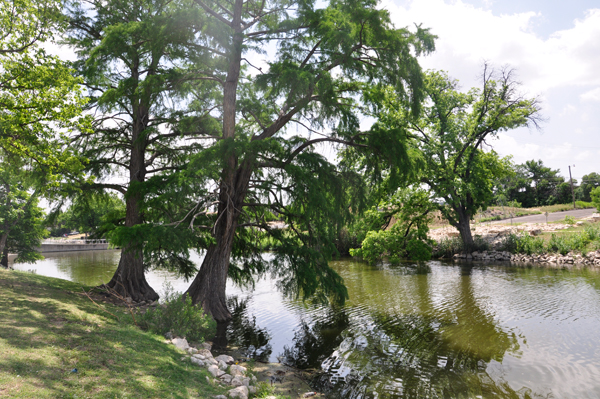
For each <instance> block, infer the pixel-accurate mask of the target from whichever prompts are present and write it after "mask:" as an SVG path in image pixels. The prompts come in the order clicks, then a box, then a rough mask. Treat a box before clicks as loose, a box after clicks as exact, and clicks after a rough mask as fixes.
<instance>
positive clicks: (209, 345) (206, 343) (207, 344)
mask: <svg viewBox="0 0 600 399" xmlns="http://www.w3.org/2000/svg"><path fill="white" fill-rule="evenodd" d="M200 345H201V346H202V348H203V349H206V350H209V351H210V350H211V349H212V345H211V344H209V343H208V342H202V343H201V344H200Z"/></svg>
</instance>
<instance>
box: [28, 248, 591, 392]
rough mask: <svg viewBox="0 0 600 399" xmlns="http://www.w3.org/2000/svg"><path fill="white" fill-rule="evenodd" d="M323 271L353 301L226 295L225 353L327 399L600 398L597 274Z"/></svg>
mask: <svg viewBox="0 0 600 399" xmlns="http://www.w3.org/2000/svg"><path fill="white" fill-rule="evenodd" d="M199 260H200V257H197V261H199ZM43 262H47V263H45V264H43ZM117 262H118V252H114V251H100V252H98V253H95V254H84V253H70V254H68V255H65V254H61V255H54V254H53V255H51V256H48V258H47V260H45V261H42V262H40V263H38V264H36V265H34V266H31V265H23V266H21V268H22V269H24V270H27V269H32V268H33V269H36V268H37V272H38V273H39V274H47V275H54V276H56V277H61V278H67V279H70V280H74V281H79V282H81V283H85V284H90V285H92V284H99V283H100V282H105V281H108V279H109V278H110V277H111V276H112V273H113V272H114V270H115V268H116V264H117ZM44 265H45V266H44ZM17 266H18V265H17ZM41 266H43V267H41ZM332 267H333V268H334V269H335V270H336V271H337V272H338V273H339V274H340V275H341V276H342V277H343V278H344V280H345V282H346V285H347V287H348V292H349V294H350V300H349V301H348V302H347V304H346V305H345V306H343V307H324V306H314V305H306V304H303V303H301V302H297V301H290V300H286V299H284V298H283V297H282V296H281V295H280V294H279V293H278V292H277V291H276V289H275V286H276V284H275V282H274V281H272V280H269V279H262V280H260V281H258V282H257V284H256V287H255V289H254V290H253V291H247V290H241V289H239V288H236V287H233V286H228V293H229V302H228V303H229V306H230V309H231V311H232V314H233V315H234V320H233V321H232V323H230V325H229V326H228V327H227V328H228V330H227V332H228V333H227V338H228V341H229V344H230V345H235V346H239V347H241V348H242V349H243V350H245V354H246V355H247V356H249V357H253V358H256V359H259V360H262V361H266V360H269V361H282V362H284V363H287V364H290V365H292V366H295V367H298V368H302V369H317V370H320V371H321V372H320V373H318V374H317V377H316V378H315V381H314V384H315V388H316V389H318V390H320V391H322V392H325V393H327V395H328V397H333V398H365V399H366V398H421V397H427V398H477V397H480V398H598V397H600V343H599V342H598V340H597V338H596V336H597V332H598V331H600V295H599V294H600V274H599V273H598V272H596V271H591V270H582V271H564V270H549V269H542V268H510V267H506V266H490V265H486V266H485V267H483V266H477V265H475V266H474V265H473V264H463V265H456V264H443V263H441V262H429V263H427V264H426V265H411V264H405V265H401V266H393V267H392V266H378V267H374V266H368V265H365V264H363V263H360V262H354V261H348V260H344V261H338V262H332ZM50 269H51V270H50ZM48 270H50V271H48ZM103 279H104V280H103ZM148 280H149V282H150V284H151V285H153V287H155V288H156V289H160V287H161V286H162V282H163V281H165V280H169V281H172V285H173V286H174V287H175V289H176V290H178V291H184V290H185V289H186V288H187V286H188V284H189V283H187V282H185V281H183V280H181V279H177V278H175V277H174V276H173V275H170V274H168V273H158V272H152V273H150V274H149V275H148Z"/></svg>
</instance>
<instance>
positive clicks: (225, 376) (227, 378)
mask: <svg viewBox="0 0 600 399" xmlns="http://www.w3.org/2000/svg"><path fill="white" fill-rule="evenodd" d="M219 378H220V379H221V381H223V382H224V383H225V384H230V383H231V380H233V377H232V376H231V375H230V374H223V375H222V376H221V377H219Z"/></svg>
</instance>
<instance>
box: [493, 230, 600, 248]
mask: <svg viewBox="0 0 600 399" xmlns="http://www.w3.org/2000/svg"><path fill="white" fill-rule="evenodd" d="M593 242H598V243H600V228H599V227H594V226H586V228H585V229H584V230H583V231H581V232H577V233H573V234H568V235H557V234H552V235H551V236H550V240H548V242H546V241H544V239H543V238H541V237H532V236H530V235H529V234H527V233H522V234H510V235H508V236H507V237H506V238H505V239H504V241H503V243H502V249H503V250H505V251H509V252H512V253H523V254H527V255H532V254H541V253H546V252H554V253H559V254H561V255H566V254H568V253H569V252H572V251H579V252H582V253H583V252H585V251H586V250H587V249H588V246H589V244H590V243H593Z"/></svg>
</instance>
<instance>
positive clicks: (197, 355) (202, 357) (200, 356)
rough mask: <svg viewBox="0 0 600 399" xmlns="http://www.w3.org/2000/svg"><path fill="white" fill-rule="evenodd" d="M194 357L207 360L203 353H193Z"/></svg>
mask: <svg viewBox="0 0 600 399" xmlns="http://www.w3.org/2000/svg"><path fill="white" fill-rule="evenodd" d="M192 357H195V358H196V359H200V360H206V357H205V356H203V355H201V354H199V353H196V354H195V355H192Z"/></svg>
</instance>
